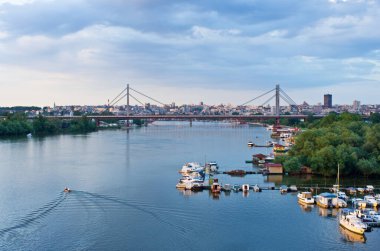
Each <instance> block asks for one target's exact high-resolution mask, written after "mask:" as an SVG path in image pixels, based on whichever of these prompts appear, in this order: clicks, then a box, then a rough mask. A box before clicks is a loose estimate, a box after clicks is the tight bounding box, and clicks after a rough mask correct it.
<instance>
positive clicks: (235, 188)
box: [232, 184, 240, 192]
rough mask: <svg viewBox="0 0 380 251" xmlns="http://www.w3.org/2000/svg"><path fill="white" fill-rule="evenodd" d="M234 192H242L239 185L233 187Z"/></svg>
mask: <svg viewBox="0 0 380 251" xmlns="http://www.w3.org/2000/svg"><path fill="white" fill-rule="evenodd" d="M232 190H233V191H234V192H239V191H240V186H239V185H238V184H235V185H233V186H232Z"/></svg>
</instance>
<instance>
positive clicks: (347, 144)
mask: <svg viewBox="0 0 380 251" xmlns="http://www.w3.org/2000/svg"><path fill="white" fill-rule="evenodd" d="M275 162H277V163H281V164H283V166H284V169H285V171H286V172H288V173H289V174H292V173H293V174H294V173H298V172H299V170H300V168H301V167H302V166H307V167H310V168H311V170H312V171H313V174H316V175H322V176H325V177H331V176H336V174H337V167H338V164H339V166H340V174H341V175H342V176H355V175H362V176H364V177H371V176H372V177H379V176H380V119H379V114H374V116H371V117H370V119H369V120H368V121H363V120H362V118H361V117H360V116H359V115H357V114H351V113H347V112H346V113H342V114H336V113H330V114H329V115H328V116H326V117H324V118H322V119H320V120H316V121H313V122H311V123H310V124H309V125H308V126H307V129H306V130H305V131H304V132H302V133H301V134H299V135H297V136H296V139H295V145H294V146H293V147H292V148H291V149H290V150H289V152H288V155H287V156H278V157H276V159H275Z"/></svg>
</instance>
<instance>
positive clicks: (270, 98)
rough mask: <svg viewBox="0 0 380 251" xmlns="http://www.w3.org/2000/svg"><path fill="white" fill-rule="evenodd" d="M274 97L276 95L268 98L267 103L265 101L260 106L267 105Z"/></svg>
mask: <svg viewBox="0 0 380 251" xmlns="http://www.w3.org/2000/svg"><path fill="white" fill-rule="evenodd" d="M275 97H276V94H274V95H273V96H272V97H270V98H269V99H268V100H267V101H265V102H264V103H263V104H262V105H261V106H264V105H265V104H267V103H269V102H270V101H271V100H272V99H273V98H275Z"/></svg>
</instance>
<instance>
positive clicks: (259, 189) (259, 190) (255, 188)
mask: <svg viewBox="0 0 380 251" xmlns="http://www.w3.org/2000/svg"><path fill="white" fill-rule="evenodd" d="M253 191H255V192H261V188H260V187H259V185H257V184H256V185H254V186H253Z"/></svg>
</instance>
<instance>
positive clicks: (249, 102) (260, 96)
mask: <svg viewBox="0 0 380 251" xmlns="http://www.w3.org/2000/svg"><path fill="white" fill-rule="evenodd" d="M274 90H276V88H274V89H272V90H270V91H268V92H266V93H264V94H261V95H260V96H258V97H256V98H253V99H251V100H249V101H247V102H245V103H244V104H242V105H240V106H244V105H246V104H248V103H251V102H252V101H254V100H256V99H259V98H261V97H263V96H265V95H267V94H268V93H270V92H272V91H274Z"/></svg>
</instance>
